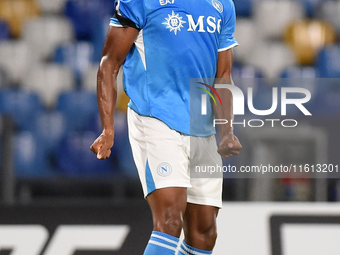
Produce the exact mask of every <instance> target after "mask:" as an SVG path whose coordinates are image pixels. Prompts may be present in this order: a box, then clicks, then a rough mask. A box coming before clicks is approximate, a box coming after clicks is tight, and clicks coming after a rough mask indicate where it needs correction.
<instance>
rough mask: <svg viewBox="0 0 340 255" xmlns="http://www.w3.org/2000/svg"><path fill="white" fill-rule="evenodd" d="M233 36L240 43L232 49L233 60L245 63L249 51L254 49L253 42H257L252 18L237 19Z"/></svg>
mask: <svg viewBox="0 0 340 255" xmlns="http://www.w3.org/2000/svg"><path fill="white" fill-rule="evenodd" d="M234 37H235V38H236V40H237V41H238V43H239V44H240V46H239V47H236V48H235V49H234V53H235V60H236V61H238V62H240V63H245V62H246V58H247V57H248V56H249V54H250V53H251V51H253V50H254V44H255V42H256V43H257V33H256V31H255V25H254V22H253V20H252V19H246V18H243V19H238V20H237V22H236V29H235V34H234Z"/></svg>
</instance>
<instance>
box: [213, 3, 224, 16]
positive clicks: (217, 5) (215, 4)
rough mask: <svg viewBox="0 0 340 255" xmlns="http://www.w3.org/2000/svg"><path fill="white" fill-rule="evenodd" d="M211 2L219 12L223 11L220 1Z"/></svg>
mask: <svg viewBox="0 0 340 255" xmlns="http://www.w3.org/2000/svg"><path fill="white" fill-rule="evenodd" d="M211 3H212V5H213V6H214V7H215V9H216V10H217V11H218V12H219V13H222V12H223V4H222V3H221V2H220V1H218V0H212V1H211Z"/></svg>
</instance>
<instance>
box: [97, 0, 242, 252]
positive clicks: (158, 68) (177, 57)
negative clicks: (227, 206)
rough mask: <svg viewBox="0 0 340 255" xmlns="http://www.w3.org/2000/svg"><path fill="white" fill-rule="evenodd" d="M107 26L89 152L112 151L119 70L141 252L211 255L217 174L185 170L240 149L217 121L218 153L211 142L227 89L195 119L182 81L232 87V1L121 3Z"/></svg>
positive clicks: (228, 113) (228, 115) (227, 111)
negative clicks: (144, 224)
mask: <svg viewBox="0 0 340 255" xmlns="http://www.w3.org/2000/svg"><path fill="white" fill-rule="evenodd" d="M110 25H111V26H110V29H109V31H108V34H107V38H106V42H105V45H104V49H103V55H102V59H101V62H100V66H99V70H98V77H97V94H98V106H99V112H100V117H101V123H102V133H101V135H100V136H99V137H98V138H97V139H96V140H95V141H94V143H93V144H92V146H91V150H92V151H93V152H94V153H95V154H97V158H98V159H106V158H108V157H109V156H110V154H111V147H112V146H113V140H114V128H113V127H114V109H115V103H116V97H117V80H116V78H117V73H118V71H119V68H120V66H121V65H123V70H124V78H123V82H124V90H125V92H126V93H127V95H128V96H129V97H130V102H129V105H128V106H129V108H128V126H129V139H130V144H131V148H132V152H133V156H134V160H135V163H136V166H137V169H138V173H139V177H140V180H141V183H142V187H143V191H144V195H145V197H146V199H147V201H148V203H149V205H150V208H151V212H152V216H153V225H154V226H153V232H152V234H151V238H150V240H149V242H148V244H147V247H146V249H145V251H144V255H173V254H186V255H187V254H189V255H193V254H195V255H200V254H212V250H213V247H214V245H215V240H216V237H217V232H216V217H217V214H218V210H219V208H221V206H222V197H221V196H222V180H223V178H190V169H192V168H193V167H194V166H195V165H217V164H219V165H221V164H222V162H221V156H220V155H222V156H224V157H231V156H234V155H237V154H238V153H239V151H240V150H241V148H242V146H241V144H240V143H239V141H238V139H237V137H236V136H234V134H233V129H232V127H230V126H229V125H223V126H222V125H221V126H222V127H221V128H220V129H219V132H220V136H221V143H220V144H219V146H218V147H217V144H216V139H215V136H214V134H215V129H214V127H213V124H212V119H213V110H214V111H215V116H216V118H218V119H227V120H228V121H229V122H230V121H231V119H232V117H233V116H232V106H231V104H232V97H231V93H230V91H229V90H226V89H217V90H216V92H217V93H218V94H219V96H220V97H221V98H222V101H223V102H224V104H223V107H222V106H221V105H219V104H218V105H217V106H216V107H215V109H212V106H211V105H210V104H208V106H207V107H206V113H205V115H204V116H205V118H203V122H200V121H197V123H196V122H195V118H196V117H195V116H193V113H192V111H191V108H192V107H191V104H193V103H194V102H195V100H196V101H197V100H200V99H201V97H200V95H201V94H200V93H201V92H202V90H199V89H197V88H196V87H195V86H194V87H193V86H192V85H191V79H193V78H197V79H200V81H201V82H202V83H204V84H206V83H205V78H219V80H218V83H224V84H232V80H231V69H232V62H233V53H232V48H233V47H234V46H236V45H237V42H236V40H235V39H234V37H233V32H234V28H235V10H234V5H233V2H232V1H231V0H185V1H183V0H120V1H116V13H115V15H114V17H113V18H112V19H111V22H110ZM216 81H217V80H216ZM202 83H201V84H202ZM196 85H200V84H198V83H196ZM206 85H208V84H206ZM204 86H205V85H204ZM191 92H193V93H191ZM195 96H196V97H195ZM193 97H194V98H193ZM198 119H199V118H198ZM219 154H220V155H219ZM182 230H184V235H185V240H184V241H183V242H182V243H181V244H179V236H180V233H181V231H182Z"/></svg>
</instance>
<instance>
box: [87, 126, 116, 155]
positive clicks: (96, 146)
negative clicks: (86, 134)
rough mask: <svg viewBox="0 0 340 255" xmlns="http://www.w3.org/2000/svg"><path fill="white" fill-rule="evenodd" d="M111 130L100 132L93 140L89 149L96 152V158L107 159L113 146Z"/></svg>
mask: <svg viewBox="0 0 340 255" xmlns="http://www.w3.org/2000/svg"><path fill="white" fill-rule="evenodd" d="M113 137H114V134H113V132H110V133H107V132H102V133H101V135H100V136H99V137H98V138H97V139H96V140H95V141H94V142H93V144H92V145H91V147H90V149H91V151H93V152H94V153H95V154H97V158H98V159H107V158H109V157H110V155H111V147H112V146H113Z"/></svg>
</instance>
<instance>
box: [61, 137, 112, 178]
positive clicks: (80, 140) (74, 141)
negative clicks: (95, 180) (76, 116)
mask: <svg viewBox="0 0 340 255" xmlns="http://www.w3.org/2000/svg"><path fill="white" fill-rule="evenodd" d="M96 138H97V135H96V134H95V133H93V132H90V131H87V132H84V133H82V132H70V133H68V134H67V135H66V136H65V137H64V139H63V140H62V142H61V143H60V145H59V148H58V149H57V158H56V160H57V164H58V167H59V169H60V170H61V171H62V173H64V174H67V175H71V176H72V175H76V176H77V175H95V176H98V175H102V174H110V173H114V167H113V165H112V160H98V159H97V157H96V155H95V154H93V152H92V151H90V146H91V144H92V143H93V141H94V140H95V139H96Z"/></svg>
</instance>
